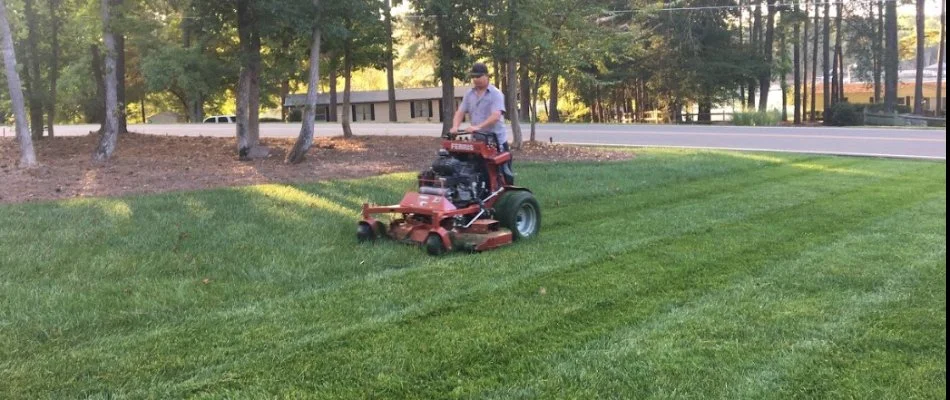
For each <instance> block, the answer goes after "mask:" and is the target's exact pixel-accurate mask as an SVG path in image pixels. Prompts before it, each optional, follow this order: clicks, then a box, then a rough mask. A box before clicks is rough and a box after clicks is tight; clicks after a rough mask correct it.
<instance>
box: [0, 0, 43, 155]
mask: <svg viewBox="0 0 950 400" xmlns="http://www.w3.org/2000/svg"><path fill="white" fill-rule="evenodd" d="M0 40H2V42H3V43H2V44H3V66H4V68H5V72H6V76H7V88H9V90H10V103H11V106H12V107H13V116H14V118H15V119H16V138H17V141H18V142H20V168H32V167H35V166H36V165H37V163H36V152H35V151H34V150H33V138H32V137H30V127H29V126H28V125H27V123H26V104H25V100H24V99H23V88H22V86H21V84H20V75H19V73H18V72H17V66H16V52H15V51H14V50H13V35H12V34H11V33H10V21H9V20H8V19H7V5H6V2H5V1H4V0H0Z"/></svg>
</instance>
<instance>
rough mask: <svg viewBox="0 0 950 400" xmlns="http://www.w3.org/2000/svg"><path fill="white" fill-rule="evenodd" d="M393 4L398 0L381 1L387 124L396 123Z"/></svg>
mask: <svg viewBox="0 0 950 400" xmlns="http://www.w3.org/2000/svg"><path fill="white" fill-rule="evenodd" d="M393 3H395V4H399V3H401V1H400V0H396V1H395V2H393V0H383V4H384V8H383V20H384V23H385V24H386V89H387V92H386V93H387V99H388V102H389V122H396V82H395V77H394V74H395V67H394V66H393V59H394V58H395V54H394V53H393V13H392V6H393Z"/></svg>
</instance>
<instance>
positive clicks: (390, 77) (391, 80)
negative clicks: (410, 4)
mask: <svg viewBox="0 0 950 400" xmlns="http://www.w3.org/2000/svg"><path fill="white" fill-rule="evenodd" d="M383 6H384V8H383V18H385V23H386V89H387V92H386V96H387V99H388V101H389V122H396V120H397V116H396V79H395V76H394V75H395V67H394V66H393V58H395V55H394V54H393V15H392V0H385V1H383ZM430 111H431V110H430ZM410 117H411V116H410Z"/></svg>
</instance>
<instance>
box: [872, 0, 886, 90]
mask: <svg viewBox="0 0 950 400" xmlns="http://www.w3.org/2000/svg"><path fill="white" fill-rule="evenodd" d="M872 16H873V13H872ZM875 22H876V24H877V25H876V26H877V29H875V30H874V57H873V58H874V71H873V75H874V102H875V103H880V102H881V101H882V99H881V72H882V70H883V67H884V62H883V58H884V2H878V3H877V18H876V21H875Z"/></svg>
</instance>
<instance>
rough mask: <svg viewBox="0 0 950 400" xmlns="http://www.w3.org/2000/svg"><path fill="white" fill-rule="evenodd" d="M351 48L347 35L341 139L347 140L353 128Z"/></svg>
mask: <svg viewBox="0 0 950 400" xmlns="http://www.w3.org/2000/svg"><path fill="white" fill-rule="evenodd" d="M351 46H353V42H352V40H351V39H350V37H349V35H347V37H346V38H344V39H343V121H342V124H343V138H344V139H349V138H352V137H353V128H352V127H351V126H350V121H352V119H353V115H352V113H351V111H352V110H350V107H351V106H350V84H351V81H352V80H353V79H352V75H353V50H352V49H351V48H350V47H351Z"/></svg>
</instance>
